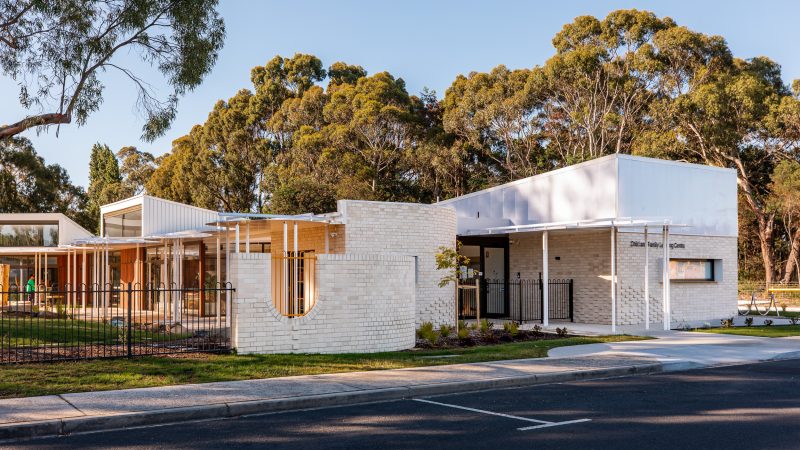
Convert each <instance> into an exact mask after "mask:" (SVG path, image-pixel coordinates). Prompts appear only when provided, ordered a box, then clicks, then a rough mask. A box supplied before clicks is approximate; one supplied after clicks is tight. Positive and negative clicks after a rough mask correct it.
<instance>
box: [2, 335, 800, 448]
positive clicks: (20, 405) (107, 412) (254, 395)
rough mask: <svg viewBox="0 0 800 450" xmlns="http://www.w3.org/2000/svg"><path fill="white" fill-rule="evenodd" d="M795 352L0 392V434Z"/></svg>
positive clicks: (751, 345)
mask: <svg viewBox="0 0 800 450" xmlns="http://www.w3.org/2000/svg"><path fill="white" fill-rule="evenodd" d="M794 357H797V358H800V339H794V338H784V339H766V338H742V337H737V336H726V335H713V334H702V333H679V332H670V333H665V334H663V335H662V336H660V337H659V338H658V339H655V340H649V341H632V342H620V343H614V344H592V345H586V346H575V347H561V348H558V349H554V350H552V351H551V357H549V358H540V359H527V360H512V361H495V362H489V363H474V364H454V365H448V366H436V367H421V368H411V369H398V370H377V371H369V372H350V373H340V374H326V375H313V376H298V377H285V378H271V379H263V380H249V381H234V382H220V383H207V384H195V385H181V386H166V387H155V388H143V389H127V390H117V391H101V392H86V393H76V394H63V395H51V396H42V397H29V398H20V399H7V400H0V439H2V440H8V439H23V438H32V437H41V436H53V435H61V434H71V433H82V432H91V431H100V430H110V429H118V428H128V427H136V426H146V425H156V424H165V423H170V422H181V421H189V420H202V419H214V418H226V417H237V416H243V415H249V414H262V413H270V412H278V411H287V410H295V409H306V408H319V407H325V406H336V405H347V404H356V403H366V402H375V401H384V400H394V399H401V398H408V397H418V396H430V395H437V394H447V393H457V392H468V391H476V390H485V389H495V388H503V387H518V386H528V385H535V384H542V383H556V382H567V381H576V380H584V379H592V378H608V377H619V376H628V375H636V374H649V373H658V372H662V371H670V370H684V369H687V368H698V367H705V366H712V365H723V364H734V363H747V362H756V361H765V360H774V359H785V358H794Z"/></svg>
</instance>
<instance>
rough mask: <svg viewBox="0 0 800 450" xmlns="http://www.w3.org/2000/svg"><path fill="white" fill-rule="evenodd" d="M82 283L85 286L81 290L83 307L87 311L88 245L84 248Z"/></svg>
mask: <svg viewBox="0 0 800 450" xmlns="http://www.w3.org/2000/svg"><path fill="white" fill-rule="evenodd" d="M81 285H82V286H83V289H82V292H81V308H83V311H84V313H85V312H86V292H87V291H88V288H87V286H86V247H84V248H83V264H82V269H81Z"/></svg>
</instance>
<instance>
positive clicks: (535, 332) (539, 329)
mask: <svg viewBox="0 0 800 450" xmlns="http://www.w3.org/2000/svg"><path fill="white" fill-rule="evenodd" d="M533 335H534V336H541V335H542V327H541V326H539V325H534V326H533Z"/></svg>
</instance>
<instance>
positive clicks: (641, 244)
mask: <svg viewBox="0 0 800 450" xmlns="http://www.w3.org/2000/svg"><path fill="white" fill-rule="evenodd" d="M647 245H648V246H650V248H663V247H664V244H662V243H661V242H648V243H647ZM631 247H644V241H631ZM669 248H686V244H683V243H679V242H673V243H671V244H669Z"/></svg>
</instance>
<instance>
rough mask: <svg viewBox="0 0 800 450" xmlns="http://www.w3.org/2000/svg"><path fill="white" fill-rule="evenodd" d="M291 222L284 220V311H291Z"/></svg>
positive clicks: (282, 287) (282, 290)
mask: <svg viewBox="0 0 800 450" xmlns="http://www.w3.org/2000/svg"><path fill="white" fill-rule="evenodd" d="M288 257H289V224H288V223H286V222H285V221H284V222H283V277H282V278H283V283H282V285H281V292H283V295H282V297H283V308H282V309H283V311H282V312H283V313H284V314H287V313H288V312H289V258H288Z"/></svg>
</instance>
